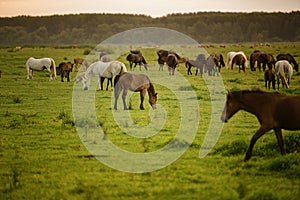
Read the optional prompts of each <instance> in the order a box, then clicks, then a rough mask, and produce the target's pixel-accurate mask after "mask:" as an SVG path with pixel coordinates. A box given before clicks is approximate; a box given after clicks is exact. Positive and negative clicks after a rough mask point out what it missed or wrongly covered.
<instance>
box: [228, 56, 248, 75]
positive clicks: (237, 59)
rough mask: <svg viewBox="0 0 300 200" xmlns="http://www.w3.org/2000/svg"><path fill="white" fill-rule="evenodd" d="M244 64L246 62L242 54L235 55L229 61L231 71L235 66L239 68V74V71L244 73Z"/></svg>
mask: <svg viewBox="0 0 300 200" xmlns="http://www.w3.org/2000/svg"><path fill="white" fill-rule="evenodd" d="M246 62H247V61H246V59H245V57H244V56H243V55H242V54H236V55H235V56H234V57H233V58H232V61H231V70H232V69H233V65H234V64H236V65H238V66H239V73H240V72H241V69H242V70H243V71H244V72H245V68H246Z"/></svg>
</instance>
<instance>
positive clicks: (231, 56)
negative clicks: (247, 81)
mask: <svg viewBox="0 0 300 200" xmlns="http://www.w3.org/2000/svg"><path fill="white" fill-rule="evenodd" d="M238 54H241V55H242V56H243V57H244V58H245V60H246V63H245V64H246V68H247V67H248V60H247V56H246V55H245V53H244V52H242V51H238V52H235V51H230V52H228V53H227V62H226V64H227V69H228V68H230V67H231V64H232V59H233V58H234V56H236V55H238Z"/></svg>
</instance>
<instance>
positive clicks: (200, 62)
mask: <svg viewBox="0 0 300 200" xmlns="http://www.w3.org/2000/svg"><path fill="white" fill-rule="evenodd" d="M205 65H206V59H205V55H204V54H199V55H198V56H197V58H196V60H187V61H186V62H185V67H186V68H187V70H188V75H190V74H191V75H192V71H191V68H192V67H196V76H197V74H198V71H199V73H200V75H201V76H202V75H203V68H204V66H205Z"/></svg>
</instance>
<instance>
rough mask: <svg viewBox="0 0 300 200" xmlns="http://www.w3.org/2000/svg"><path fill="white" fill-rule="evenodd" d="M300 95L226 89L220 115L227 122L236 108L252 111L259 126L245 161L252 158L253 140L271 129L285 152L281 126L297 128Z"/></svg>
mask: <svg viewBox="0 0 300 200" xmlns="http://www.w3.org/2000/svg"><path fill="white" fill-rule="evenodd" d="M299 105H300V96H287V95H283V94H279V93H270V92H263V91H261V90H254V91H251V90H244V91H233V92H228V94H227V102H226V105H225V108H224V111H223V113H222V116H221V120H222V121H223V122H227V121H228V120H229V119H230V118H231V117H232V116H233V115H234V114H235V113H237V112H238V111H239V110H244V111H247V112H249V113H251V114H254V115H255V116H256V117H257V119H258V121H259V123H260V125H261V126H260V128H259V129H258V130H257V132H256V133H255V134H254V135H253V137H252V139H251V142H250V146H249V148H248V151H247V153H246V156H245V159H244V161H245V162H246V161H248V160H249V159H250V158H251V155H252V150H253V147H254V144H255V143H256V141H257V140H258V139H259V138H260V137H261V136H262V135H264V134H265V133H266V132H268V131H270V130H272V129H273V130H274V132H275V135H276V138H277V142H278V145H279V148H280V152H281V154H284V153H285V150H284V144H283V139H282V132H281V129H285V130H300V118H299V116H300V107H299Z"/></svg>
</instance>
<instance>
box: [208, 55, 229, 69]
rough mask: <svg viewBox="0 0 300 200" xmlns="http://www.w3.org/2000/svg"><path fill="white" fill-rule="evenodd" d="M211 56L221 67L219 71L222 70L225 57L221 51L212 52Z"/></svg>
mask: <svg viewBox="0 0 300 200" xmlns="http://www.w3.org/2000/svg"><path fill="white" fill-rule="evenodd" d="M210 56H211V58H212V59H213V61H214V63H215V64H216V66H217V67H218V69H219V72H221V68H222V67H225V62H224V57H223V55H222V54H221V53H212V54H210Z"/></svg>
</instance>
